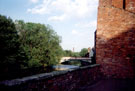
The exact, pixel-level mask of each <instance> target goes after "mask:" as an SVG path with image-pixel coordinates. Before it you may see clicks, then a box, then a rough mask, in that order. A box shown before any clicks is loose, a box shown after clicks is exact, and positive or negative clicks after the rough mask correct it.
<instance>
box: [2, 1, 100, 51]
mask: <svg viewBox="0 0 135 91" xmlns="http://www.w3.org/2000/svg"><path fill="white" fill-rule="evenodd" d="M97 7H98V0H0V14H1V15H5V16H8V17H11V18H12V19H13V20H24V21H25V22H34V23H41V24H45V25H47V24H49V25H51V26H52V28H53V29H54V31H55V32H57V34H58V35H59V36H61V37H62V42H61V46H62V48H63V49H65V50H72V49H73V48H74V51H76V52H79V51H80V50H81V49H82V48H88V47H93V46H94V32H95V30H96V27H97Z"/></svg>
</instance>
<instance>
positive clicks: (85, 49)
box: [80, 48, 88, 57]
mask: <svg viewBox="0 0 135 91" xmlns="http://www.w3.org/2000/svg"><path fill="white" fill-rule="evenodd" d="M87 53H88V49H87V48H83V49H81V51H80V56H81V57H85V55H86V54H87Z"/></svg>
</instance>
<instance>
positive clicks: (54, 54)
mask: <svg viewBox="0 0 135 91" xmlns="http://www.w3.org/2000/svg"><path fill="white" fill-rule="evenodd" d="M60 42H61V38H60V37H59V36H58V35H57V34H56V32H54V30H53V29H52V28H51V27H50V26H49V25H47V26H46V25H44V24H40V23H31V22H28V23H25V22H23V21H21V20H18V21H15V22H13V21H12V19H10V18H7V17H6V16H2V15H0V58H1V60H0V71H1V75H3V76H4V74H8V73H10V72H16V73H17V72H20V70H22V69H26V70H27V69H30V68H34V67H39V68H40V67H42V68H44V67H47V66H50V65H54V64H57V63H58V61H59V59H60V58H61V57H62V48H61V46H60ZM8 75H11V74H8Z"/></svg>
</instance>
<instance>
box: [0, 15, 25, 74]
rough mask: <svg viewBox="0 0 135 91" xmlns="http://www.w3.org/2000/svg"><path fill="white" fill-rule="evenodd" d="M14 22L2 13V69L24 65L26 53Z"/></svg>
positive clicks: (0, 18) (0, 26)
mask: <svg viewBox="0 0 135 91" xmlns="http://www.w3.org/2000/svg"><path fill="white" fill-rule="evenodd" d="M18 39H19V36H18V34H17V31H16V28H15V25H14V22H13V21H12V20H11V19H10V18H7V17H5V16H2V15H0V58H1V60H0V68H1V70H7V71H8V70H11V69H16V70H17V69H19V68H20V66H21V65H23V60H24V59H25V53H24V52H23V50H22V49H21V46H20V45H21V44H20V42H19V40H18Z"/></svg>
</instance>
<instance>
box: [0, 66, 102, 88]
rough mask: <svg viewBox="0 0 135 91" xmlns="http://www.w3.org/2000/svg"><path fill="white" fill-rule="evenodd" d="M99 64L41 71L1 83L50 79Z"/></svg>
mask: <svg viewBox="0 0 135 91" xmlns="http://www.w3.org/2000/svg"><path fill="white" fill-rule="evenodd" d="M97 66H100V64H93V65H89V66H84V67H79V68H73V69H68V70H63V71H53V72H50V73H41V74H37V75H32V76H27V77H23V78H18V79H13V80H5V81H1V82H0V85H4V86H15V85H20V84H24V83H26V82H29V81H36V80H42V79H48V78H52V77H56V76H60V75H64V74H66V73H69V72H73V71H77V70H82V69H87V68H93V67H97Z"/></svg>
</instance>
